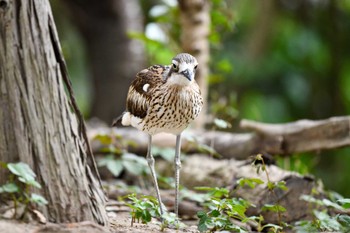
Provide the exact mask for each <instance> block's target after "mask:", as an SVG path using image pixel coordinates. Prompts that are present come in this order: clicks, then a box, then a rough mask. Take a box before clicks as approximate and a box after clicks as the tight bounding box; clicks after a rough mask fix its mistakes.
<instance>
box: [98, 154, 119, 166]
mask: <svg viewBox="0 0 350 233" xmlns="http://www.w3.org/2000/svg"><path fill="white" fill-rule="evenodd" d="M115 159H116V158H115V156H114V155H112V154H109V155H106V156H104V157H103V158H101V159H99V160H98V162H97V165H98V166H99V167H103V166H107V164H108V163H109V162H111V161H113V160H115Z"/></svg>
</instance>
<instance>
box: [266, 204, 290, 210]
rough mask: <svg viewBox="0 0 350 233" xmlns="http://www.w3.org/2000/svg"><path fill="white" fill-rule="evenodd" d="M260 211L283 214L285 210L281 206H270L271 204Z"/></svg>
mask: <svg viewBox="0 0 350 233" xmlns="http://www.w3.org/2000/svg"><path fill="white" fill-rule="evenodd" d="M261 210H263V211H264V210H267V211H273V212H285V211H286V208H284V207H283V206H281V205H271V204H265V205H264V206H263V207H262V208H261Z"/></svg>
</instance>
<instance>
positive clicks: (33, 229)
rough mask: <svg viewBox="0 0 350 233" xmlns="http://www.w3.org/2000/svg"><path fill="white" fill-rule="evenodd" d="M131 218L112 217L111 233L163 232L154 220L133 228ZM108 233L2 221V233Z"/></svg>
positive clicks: (192, 232)
mask: <svg viewBox="0 0 350 233" xmlns="http://www.w3.org/2000/svg"><path fill="white" fill-rule="evenodd" d="M130 223H131V218H130V214H129V213H128V212H121V213H118V214H116V215H114V216H111V217H110V227H109V229H110V232H111V233H144V232H161V227H160V223H159V222H158V221H157V220H153V221H152V222H151V223H148V224H141V223H134V224H133V226H131V224H130ZM24 232H25V233H27V232H30V233H89V232H93V233H107V232H109V231H108V229H106V228H103V227H101V226H99V225H97V224H94V223H91V222H80V223H68V224H54V223H47V224H39V223H37V222H35V221H32V222H30V223H24V222H23V221H17V220H0V233H24ZM163 232H165V233H175V232H176V233H197V232H198V230H197V226H195V225H192V226H187V227H185V228H184V229H179V230H175V229H165V230H164V231H163Z"/></svg>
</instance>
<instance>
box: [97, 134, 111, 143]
mask: <svg viewBox="0 0 350 233" xmlns="http://www.w3.org/2000/svg"><path fill="white" fill-rule="evenodd" d="M93 140H98V141H100V143H101V144H103V145H110V144H112V137H111V136H110V135H108V134H98V135H96V136H95V137H94V138H93Z"/></svg>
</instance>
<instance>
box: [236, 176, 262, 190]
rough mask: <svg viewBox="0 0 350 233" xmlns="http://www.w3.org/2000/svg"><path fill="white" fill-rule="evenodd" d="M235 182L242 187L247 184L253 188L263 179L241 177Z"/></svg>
mask: <svg viewBox="0 0 350 233" xmlns="http://www.w3.org/2000/svg"><path fill="white" fill-rule="evenodd" d="M237 183H238V184H239V186H241V187H244V186H245V185H248V186H249V187H250V188H252V189H253V188H255V187H256V185H259V184H263V183H264V181H263V180H261V179H259V178H241V179H239V180H237Z"/></svg>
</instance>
